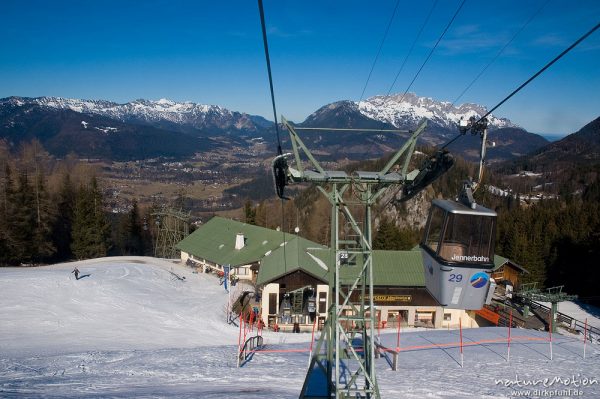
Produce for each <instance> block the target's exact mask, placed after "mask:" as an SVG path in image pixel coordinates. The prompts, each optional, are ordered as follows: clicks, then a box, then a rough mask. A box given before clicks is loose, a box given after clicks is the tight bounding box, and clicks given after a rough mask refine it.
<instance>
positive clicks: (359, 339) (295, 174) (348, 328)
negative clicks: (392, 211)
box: [274, 117, 427, 399]
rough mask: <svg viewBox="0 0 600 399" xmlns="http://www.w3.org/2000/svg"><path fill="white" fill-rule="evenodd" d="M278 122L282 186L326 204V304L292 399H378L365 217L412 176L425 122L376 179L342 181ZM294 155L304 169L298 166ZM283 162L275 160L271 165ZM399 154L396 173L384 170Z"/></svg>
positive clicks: (365, 175) (357, 176) (363, 175)
mask: <svg viewBox="0 0 600 399" xmlns="http://www.w3.org/2000/svg"><path fill="white" fill-rule="evenodd" d="M282 120H283V124H284V126H285V127H286V128H287V129H288V132H289V134H290V139H291V144H292V148H293V156H294V158H295V162H294V166H295V167H294V168H292V167H288V166H287V164H286V172H285V173H286V179H287V180H288V181H291V182H298V183H301V182H308V183H313V184H315V185H316V186H317V188H318V189H319V190H320V191H321V193H322V194H323V195H325V197H326V198H327V199H328V201H329V203H330V204H331V249H330V253H331V255H332V259H331V262H329V268H330V269H329V273H328V275H329V298H330V301H331V302H330V303H331V304H330V307H329V311H328V317H327V321H326V322H325V325H324V326H323V331H322V333H321V337H320V338H319V341H318V343H317V345H316V350H315V351H314V353H313V355H312V358H311V362H310V366H309V370H308V373H307V376H306V379H305V381H304V384H303V386H302V391H301V393H300V398H332V397H335V398H336V399H338V398H348V397H353V398H357V397H360V398H380V395H379V387H378V384H377V378H376V376H375V362H374V360H375V347H376V343H375V339H374V337H375V335H374V328H375V323H376V317H375V308H374V305H373V249H372V229H371V226H372V220H371V210H372V207H373V205H374V204H376V202H377V200H378V199H379V198H380V197H381V196H382V195H383V194H384V193H385V191H386V190H387V189H388V188H389V187H391V186H398V185H403V184H406V183H407V182H410V181H412V180H413V179H414V178H415V177H416V176H417V174H418V173H419V171H418V170H415V171H412V172H410V173H408V174H407V170H408V166H409V162H410V159H411V156H412V154H413V152H414V148H415V145H416V142H417V138H418V136H419V135H420V134H421V133H422V132H423V130H424V129H425V127H426V125H427V123H426V122H423V123H422V124H421V125H420V126H419V128H418V129H417V130H416V131H415V132H414V133H412V135H411V136H410V138H409V139H408V140H407V141H406V142H405V143H404V145H403V146H402V147H401V148H400V149H399V150H398V151H397V152H396V154H395V155H394V156H393V157H392V158H391V159H390V160H389V161H388V163H387V165H386V166H385V167H384V168H383V169H382V170H381V171H380V172H360V171H358V172H354V173H353V174H351V175H349V174H347V173H346V172H344V171H327V170H324V169H323V168H322V167H321V165H320V164H319V162H318V161H317V160H316V159H315V158H314V157H313V155H312V154H311V152H310V151H309V150H308V148H307V147H306V146H305V145H304V143H303V142H302V140H301V139H300V137H299V136H298V134H297V133H296V130H300V128H298V129H296V128H294V126H292V125H291V124H290V123H288V122H287V121H286V120H285V118H283V117H282ZM323 130H326V129H323ZM338 130H343V129H338ZM380 132H381V131H380ZM396 132H399V131H397V130H396ZM301 151H302V152H303V154H304V156H305V157H306V158H307V161H306V162H307V163H308V164H309V166H310V167H311V168H312V169H307V168H305V167H304V165H303V161H302V159H301ZM291 155H292V154H284V155H281V156H279V157H278V158H276V159H275V161H274V165H276V163H277V162H281V160H282V159H283V158H285V157H288V156H291ZM403 155H405V159H404V163H403V166H402V167H401V168H400V169H399V170H398V171H392V168H393V167H394V165H395V164H396V162H398V160H399V159H400V157H402V156H403ZM276 178H277V177H276ZM357 207H358V208H359V209H362V212H361V213H362V215H361V216H363V217H364V220H363V223H360V222H359V221H357V219H356V217H355V216H354V215H353V213H352V209H356V208H357ZM342 221H343V222H344V223H345V225H346V226H348V228H349V229H350V231H351V232H352V234H353V239H352V240H348V239H344V237H343V232H342V231H341V230H342V229H340V224H341V222H342ZM346 238H347V237H346ZM318 380H320V382H323V380H325V381H326V383H325V384H322V383H319V382H318Z"/></svg>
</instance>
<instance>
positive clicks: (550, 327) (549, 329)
mask: <svg viewBox="0 0 600 399" xmlns="http://www.w3.org/2000/svg"><path fill="white" fill-rule="evenodd" d="M548 320H550V325H549V328H548V333H549V334H550V360H552V312H549V313H548Z"/></svg>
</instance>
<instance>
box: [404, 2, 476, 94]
mask: <svg viewBox="0 0 600 399" xmlns="http://www.w3.org/2000/svg"><path fill="white" fill-rule="evenodd" d="M466 1H467V0H462V2H461V3H460V5H459V6H458V8H457V9H456V11H455V12H454V15H453V16H452V19H450V22H448V24H447V25H446V28H445V29H444V31H443V32H442V34H441V35H440V37H439V38H438V39H437V42H435V45H434V46H433V48H432V49H431V51H429V54H428V55H427V58H425V61H423V64H421V67H420V68H419V70H418V71H417V73H416V74H415V76H414V77H413V79H412V80H411V82H410V84H409V85H408V87H407V88H406V90H404V94H402V97H400V101H399V103H401V102H402V100H403V99H404V96H406V93H408V91H409V90H410V88H411V87H412V85H413V84H414V83H415V81H416V80H417V78H418V77H419V74H420V73H421V71H422V70H423V68H424V67H425V65H426V64H427V62H428V61H429V59H430V58H431V56H432V55H433V52H434V51H435V49H436V48H437V46H438V44H440V42H441V41H442V39H443V38H444V36H445V35H446V32H448V29H450V26H452V23H453V22H454V20H455V19H456V17H457V16H458V13H459V12H460V10H461V9H462V7H463V6H464V5H465V2H466Z"/></svg>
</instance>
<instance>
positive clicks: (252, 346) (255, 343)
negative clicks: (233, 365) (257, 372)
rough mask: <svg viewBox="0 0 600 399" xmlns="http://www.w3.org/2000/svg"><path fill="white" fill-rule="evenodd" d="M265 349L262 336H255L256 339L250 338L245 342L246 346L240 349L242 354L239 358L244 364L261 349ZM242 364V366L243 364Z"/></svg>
mask: <svg viewBox="0 0 600 399" xmlns="http://www.w3.org/2000/svg"><path fill="white" fill-rule="evenodd" d="M262 347H263V337H262V336H261V335H255V336H254V337H250V338H248V339H247V340H246V342H244V346H243V347H242V348H241V349H240V353H239V354H238V358H239V359H240V362H241V363H243V362H245V361H247V360H248V359H249V358H250V357H252V355H253V354H254V352H256V350H257V349H261V348H262ZM241 363H240V364H241Z"/></svg>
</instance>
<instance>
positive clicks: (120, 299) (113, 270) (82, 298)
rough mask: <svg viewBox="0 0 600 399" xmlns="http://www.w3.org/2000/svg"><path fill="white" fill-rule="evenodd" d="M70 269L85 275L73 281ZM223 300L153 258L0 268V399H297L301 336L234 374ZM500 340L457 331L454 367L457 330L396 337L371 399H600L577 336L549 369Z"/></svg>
mask: <svg viewBox="0 0 600 399" xmlns="http://www.w3.org/2000/svg"><path fill="white" fill-rule="evenodd" d="M74 265H77V266H78V268H79V270H80V271H81V274H82V275H84V276H85V275H88V274H89V276H87V277H83V278H81V279H80V280H79V281H76V280H75V279H74V277H73V275H72V274H70V272H71V270H72V269H73V266H74ZM171 270H172V271H173V272H175V273H177V274H178V275H180V276H185V277H186V278H185V282H183V281H180V280H178V279H175V278H173V275H172V274H171V273H170V271H171ZM226 301H227V294H226V293H225V291H224V290H223V287H221V286H219V285H218V283H217V282H216V278H215V277H214V276H212V275H206V274H193V273H191V271H190V269H189V268H186V267H184V266H181V265H178V264H173V263H171V262H167V261H162V260H157V259H154V258H144V257H123V258H103V259H95V260H90V261H83V262H77V263H69V264H62V265H55V266H47V267H38V268H0V320H1V322H0V397H1V398H17V397H18V398H73V397H76V398H98V397H111V398H134V397H144V398H167V397H169V398H172V397H173V398H244V399H259V398H261V399H264V398H297V397H298V393H299V392H300V389H301V386H302V382H303V381H304V376H305V373H306V367H307V365H308V359H309V353H308V347H309V342H310V334H285V333H273V332H266V333H265V342H266V345H267V347H266V349H267V350H271V351H273V352H269V351H266V352H259V353H256V354H255V355H254V357H253V358H252V360H250V361H249V362H248V363H247V364H245V365H244V366H243V367H241V368H237V362H236V357H235V356H236V350H237V341H238V329H237V328H235V327H233V326H229V325H227V324H226V323H225V322H224V312H223V308H224V306H225V304H226ZM506 334H507V330H506V329H505V328H484V329H469V330H465V331H463V336H464V342H465V343H467V344H469V346H467V347H466V348H465V353H464V368H461V367H460V355H459V349H458V345H457V344H456V343H457V342H458V340H459V335H458V331H456V330H454V331H452V330H451V331H445V330H438V331H413V332H407V331H402V333H401V337H400V346H401V347H402V348H404V350H403V351H402V352H400V355H399V356H400V357H399V371H392V370H390V367H389V365H388V363H387V362H386V360H385V359H383V358H381V359H378V360H377V361H376V368H377V378H378V380H379V383H380V389H381V394H382V397H383V398H400V397H402V398H411V399H413V398H414V399H416V398H423V397H428V398H445V399H446V398H456V399H458V398H461V399H462V398H507V397H514V396H517V395H518V396H526V397H530V398H534V397H542V396H541V395H537V394H533V393H531V392H529V393H527V392H526V391H528V390H529V391H532V390H533V388H532V387H523V386H517V384H519V382H518V381H533V382H536V381H540V380H541V379H544V378H547V379H549V380H553V379H554V378H560V379H561V380H560V382H559V381H556V382H552V383H551V384H550V385H549V386H547V387H544V386H542V385H541V384H542V383H540V382H538V383H537V386H536V387H535V389H540V390H545V392H554V391H555V390H557V389H560V390H563V389H571V390H573V389H578V392H579V391H581V392H582V394H581V395H579V394H578V395H577V397H584V398H597V397H600V387H599V384H598V381H597V380H598V379H599V378H600V348H599V347H598V345H597V344H590V345H588V348H587V358H586V359H583V358H582V343H581V340H580V338H578V337H567V336H555V337H554V346H553V348H554V351H553V360H550V356H549V345H548V342H546V341H544V340H545V339H546V338H547V335H546V334H545V333H543V332H539V331H527V330H513V338H514V339H515V341H513V344H512V346H511V357H510V362H507V361H506V344H505V343H504V342H502V340H503V338H505V337H506ZM517 337H524V338H525V339H521V340H518V339H517ZM381 340H382V342H383V343H384V344H385V345H386V346H388V347H392V348H393V347H395V346H396V345H397V334H396V332H395V331H390V330H389V329H388V330H382V334H381ZM473 342H482V343H481V344H479V345H473ZM567 378H568V379H569V381H568V382H567V383H566V384H565V382H564V381H566V379H567ZM573 379H574V380H575V382H571V381H570V380H573ZM584 379H588V380H591V381H596V382H595V383H594V382H588V383H587V385H585V386H584V385H582V384H583V383H582V381H583V380H584ZM576 384H579V385H577V386H576ZM546 385H548V383H546ZM516 392H521V393H516ZM544 396H545V397H548V396H549V395H548V394H547V393H546V394H544ZM552 396H563V397H565V396H566V397H569V395H557V394H554V395H552ZM570 396H573V395H572V394H571V395H570Z"/></svg>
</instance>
